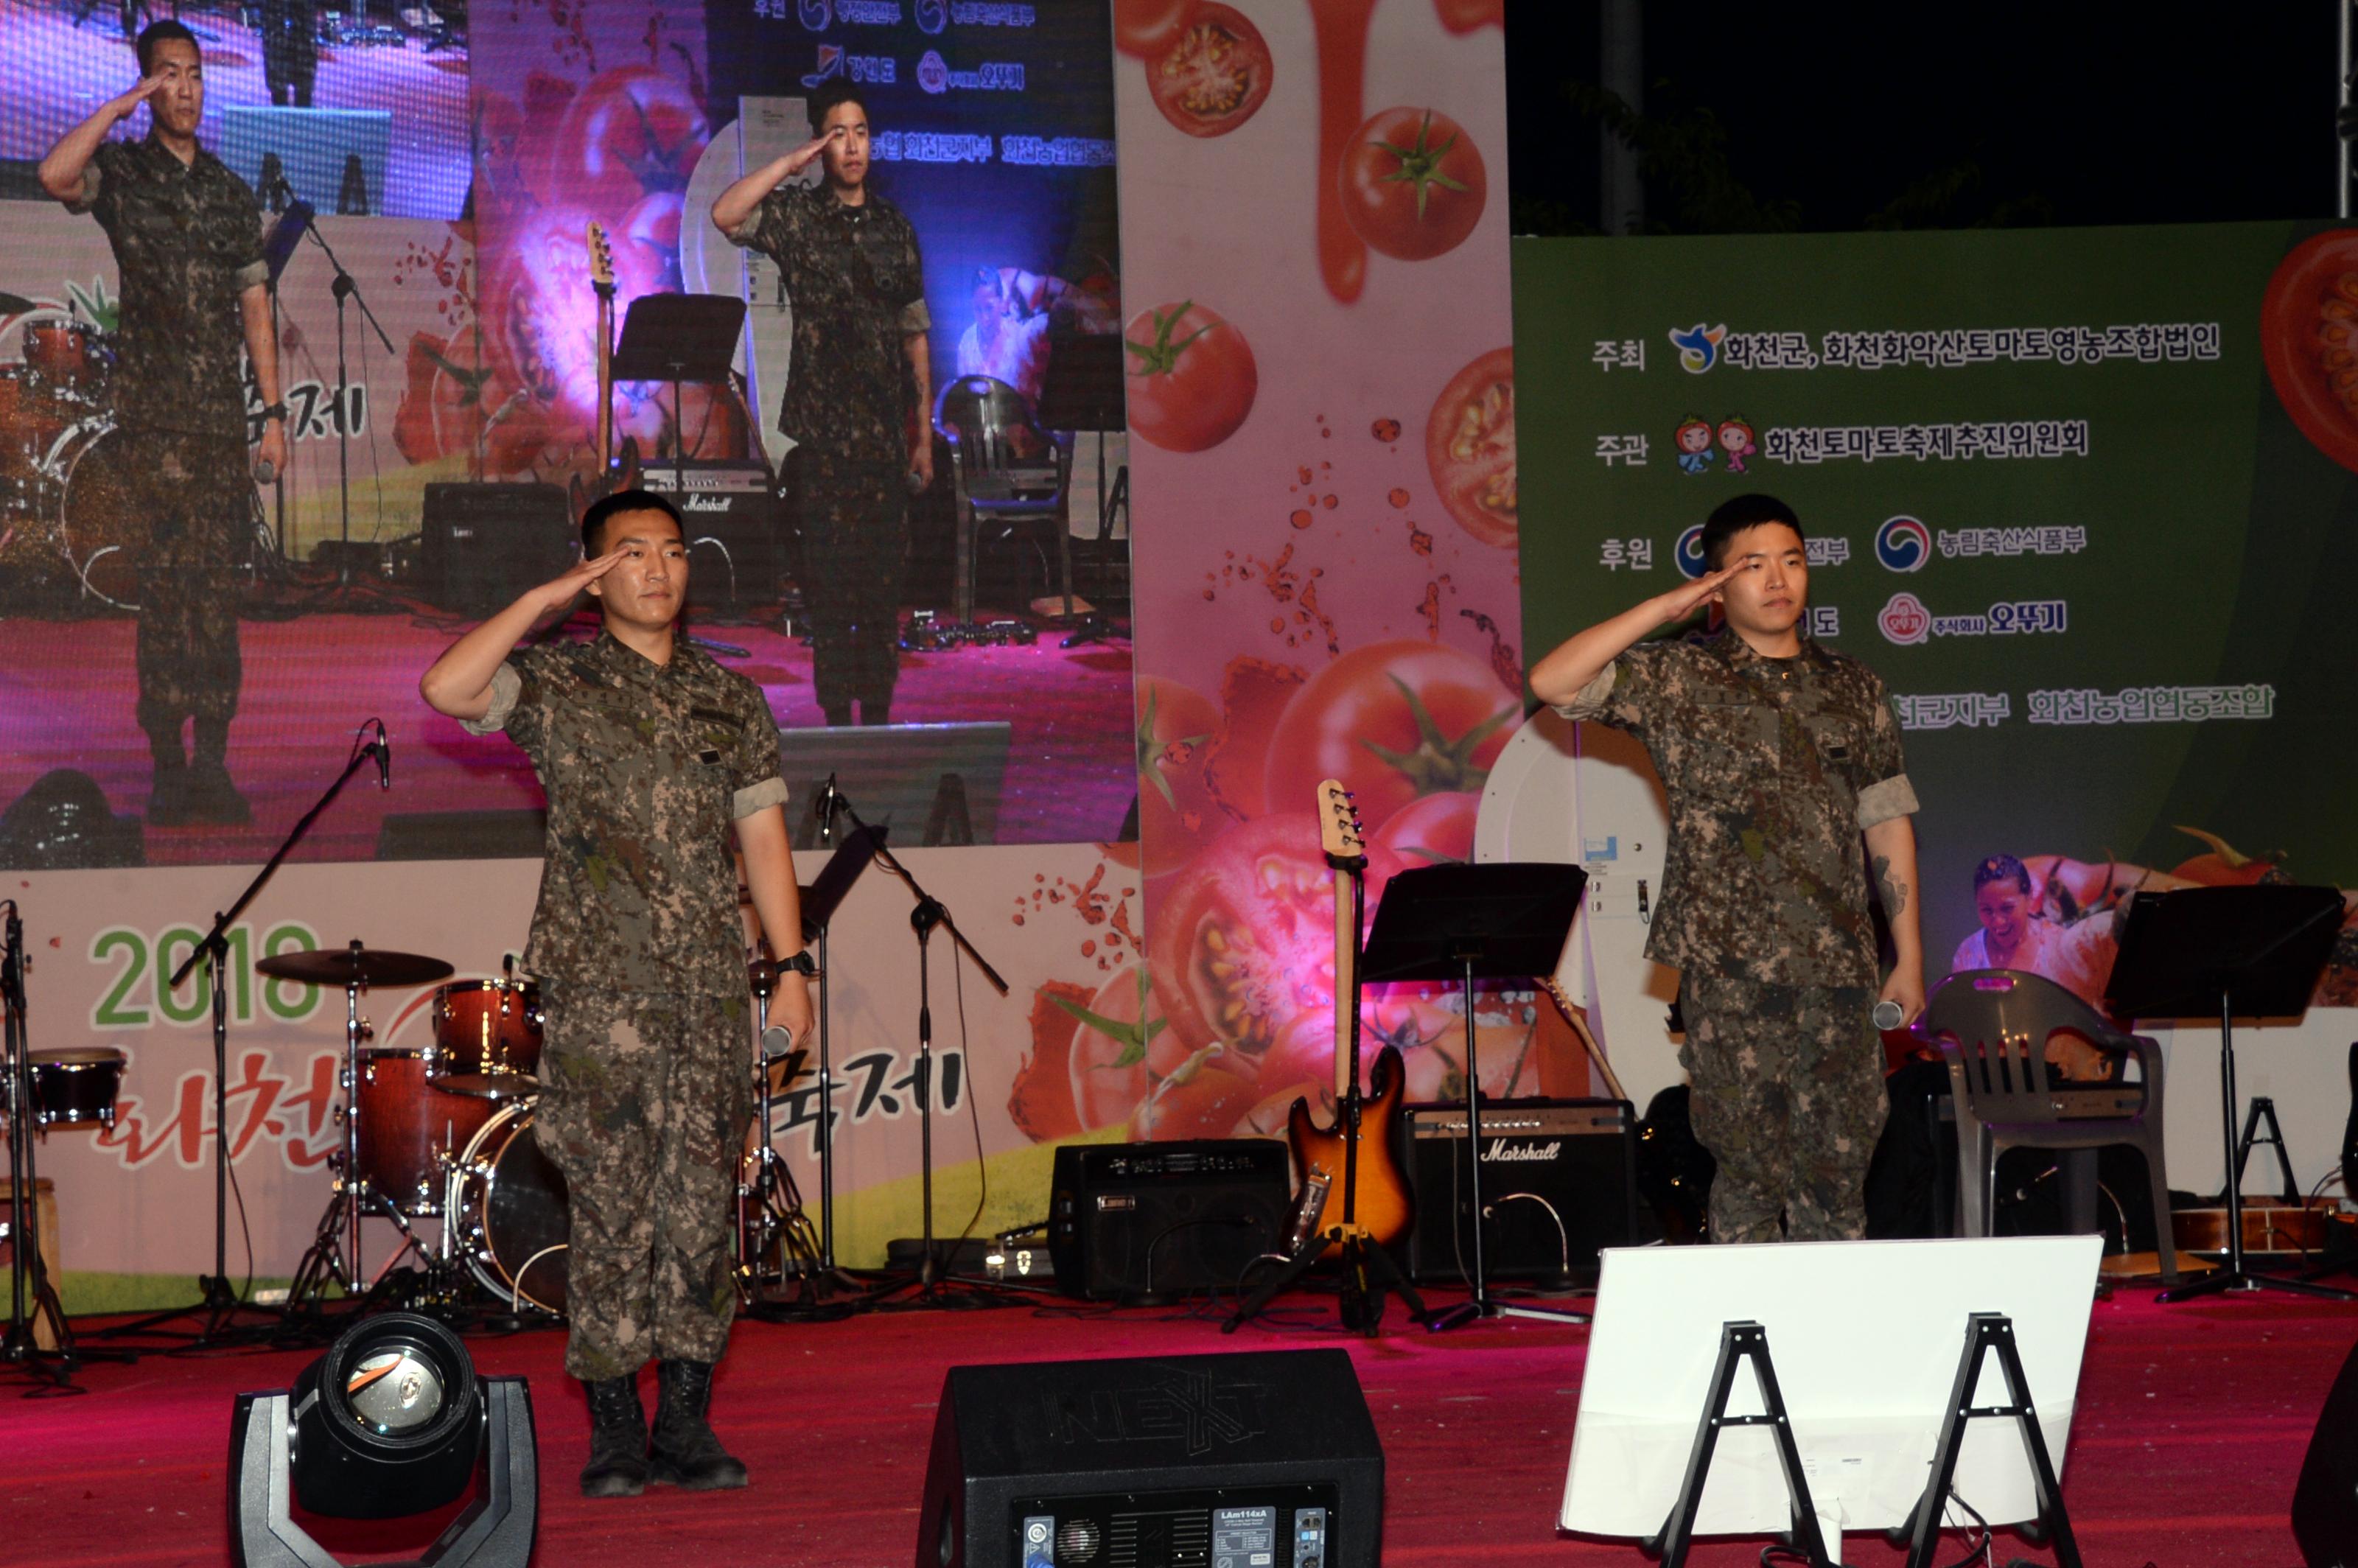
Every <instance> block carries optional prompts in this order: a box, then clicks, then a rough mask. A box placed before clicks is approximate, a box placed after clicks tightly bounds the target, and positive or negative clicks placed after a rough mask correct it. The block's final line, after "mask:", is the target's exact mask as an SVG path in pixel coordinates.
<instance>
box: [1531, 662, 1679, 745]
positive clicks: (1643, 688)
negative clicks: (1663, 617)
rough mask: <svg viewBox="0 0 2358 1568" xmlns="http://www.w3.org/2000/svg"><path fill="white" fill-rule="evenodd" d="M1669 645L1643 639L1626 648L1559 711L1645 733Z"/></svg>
mask: <svg viewBox="0 0 2358 1568" xmlns="http://www.w3.org/2000/svg"><path fill="white" fill-rule="evenodd" d="M1667 648H1668V645H1667V644H1664V643H1639V644H1638V645H1637V646H1636V647H1634V648H1625V649H1623V650H1622V651H1621V652H1620V653H1619V654H1616V655H1614V659H1613V662H1612V663H1611V664H1609V665H1606V666H1605V667H1604V668H1603V669H1601V670H1599V671H1597V672H1596V677H1595V679H1594V680H1592V681H1590V682H1589V683H1588V684H1587V685H1586V686H1584V687H1581V688H1580V689H1579V690H1578V691H1577V692H1575V693H1574V694H1573V698H1572V700H1571V701H1570V702H1566V703H1563V704H1560V705H1559V706H1558V707H1557V708H1556V711H1557V712H1558V713H1561V714H1563V716H1564V717H1565V718H1566V719H1574V720H1577V721H1579V722H1581V723H1593V724H1605V725H1610V726H1611V727H1612V728H1614V729H1616V730H1628V732H1629V733H1631V734H1632V735H1638V736H1640V737H1642V736H1643V734H1644V732H1645V728H1646V718H1647V714H1648V711H1649V709H1650V708H1651V707H1652V705H1653V700H1654V697H1655V696H1656V693H1657V692H1658V690H1659V689H1660V685H1661V679H1660V665H1661V662H1662V660H1663V658H1664V657H1665V656H1666V654H1667Z"/></svg>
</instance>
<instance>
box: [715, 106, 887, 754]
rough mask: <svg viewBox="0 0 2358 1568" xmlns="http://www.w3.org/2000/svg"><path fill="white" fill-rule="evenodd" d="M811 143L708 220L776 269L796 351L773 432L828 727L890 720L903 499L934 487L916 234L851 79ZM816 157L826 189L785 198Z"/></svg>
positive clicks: (813, 112)
mask: <svg viewBox="0 0 2358 1568" xmlns="http://www.w3.org/2000/svg"><path fill="white" fill-rule="evenodd" d="M810 123H811V129H812V130H813V131H815V132H817V136H816V137H815V138H814V139H813V140H811V141H810V142H808V143H806V144H805V145H804V146H801V147H799V148H797V149H796V150H795V151H794V152H791V153H788V154H787V155H786V156H785V157H782V158H778V159H776V160H775V161H773V162H772V163H770V164H767V165H765V166H764V167H763V168H758V169H755V170H754V171H753V172H752V173H751V174H749V175H747V176H746V177H745V178H742V179H741V180H739V181H737V183H736V184H734V185H732V186H730V188H729V189H726V190H724V191H722V192H721V193H720V197H719V200H716V201H714V202H713V204H712V221H713V222H715V223H716V224H718V225H719V228H720V231H721V232H723V233H725V234H727V235H728V236H729V238H730V240H731V241H733V242H735V243H737V244H739V245H741V246H743V247H745V248H746V249H749V250H757V251H760V252H762V253H763V254H765V255H767V256H768V257H769V258H770V259H771V260H772V261H773V262H775V263H776V264H777V265H778V270H779V273H780V274H781V275H782V277H783V280H784V284H785V289H786V295H787V298H788V300H789V301H790V302H791V304H792V305H793V307H794V350H793V354H792V357H791V358H790V359H789V360H788V361H787V365H786V391H785V399H784V406H783V407H782V408H781V410H780V412H779V415H778V429H779V431H780V433H782V434H783V435H784V436H785V437H786V438H788V439H789V440H791V441H793V442H794V443H795V447H794V450H793V452H792V454H791V455H790V456H789V457H788V459H787V463H786V469H787V478H788V482H787V493H788V498H789V503H790V504H791V505H792V507H793V508H794V514H795V521H796V523H797V524H798V525H799V527H800V530H801V534H802V557H803V567H802V589H803V600H804V606H805V609H806V611H808V613H809V615H810V622H811V643H812V654H813V665H814V668H813V670H812V675H811V684H812V687H813V688H814V695H815V696H816V697H817V699H818V705H819V708H820V709H821V710H822V711H823V712H824V713H825V714H826V715H827V722H828V723H829V724H849V723H850V722H851V705H852V703H853V702H854V701H857V702H858V703H859V704H860V722H861V723H862V724H882V723H886V722H888V721H889V719H890V710H891V708H892V687H893V684H894V682H895V681H896V680H897V679H898V678H899V676H900V669H901V648H900V636H901V623H900V611H901V593H902V587H903V583H904V582H905V580H906V579H907V576H908V572H907V562H908V553H909V492H910V490H911V489H912V488H913V487H914V489H917V490H923V489H924V488H925V486H927V485H929V484H931V483H932V482H933V479H934V455H933V453H934V449H933V437H932V433H931V428H930V426H929V424H928V408H929V405H930V401H931V392H930V390H929V383H930V381H931V379H932V376H931V372H930V369H929V358H928V352H927V350H926V346H925V333H926V331H927V330H929V329H930V328H931V327H932V326H933V318H932V316H931V315H930V314H929V313H928V312H927V310H926V308H925V267H924V264H923V262H922V261H921V260H920V258H919V255H918V252H917V232H916V231H915V230H914V228H912V227H911V226H910V223H909V220H908V218H907V216H906V215H905V214H903V212H902V211H901V210H900V209H899V208H898V207H895V206H894V205H892V202H890V201H888V200H885V199H884V198H883V197H882V196H880V195H878V194H877V193H876V192H875V191H874V190H872V189H870V188H869V185H868V172H869V127H868V111H867V109H866V108H865V107H864V106H863V105H862V104H861V103H860V100H859V98H858V97H857V96H855V95H854V93H853V92H852V91H851V90H850V89H849V88H848V87H847V86H846V85H845V84H844V83H841V82H836V83H832V84H830V85H829V86H827V87H826V88H823V89H821V90H820V91H819V92H817V94H816V95H814V96H813V97H812V99H811V101H810ZM814 159H823V160H824V168H825V169H826V178H824V179H823V180H821V181H820V182H819V183H818V184H817V185H816V186H811V187H808V188H804V187H799V186H797V187H793V188H790V189H779V188H778V187H779V183H780V182H781V181H782V180H785V179H790V178H793V177H794V176H795V175H797V174H800V173H801V172H802V171H803V170H804V169H805V168H808V167H809V166H810V164H811V163H812V161H813V160H814Z"/></svg>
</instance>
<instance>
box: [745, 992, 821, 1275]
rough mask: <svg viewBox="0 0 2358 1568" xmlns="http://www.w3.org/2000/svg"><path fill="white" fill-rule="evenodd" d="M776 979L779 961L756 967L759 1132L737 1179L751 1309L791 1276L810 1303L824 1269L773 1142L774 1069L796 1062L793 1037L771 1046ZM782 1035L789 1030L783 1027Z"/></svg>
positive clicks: (799, 1198)
mask: <svg viewBox="0 0 2358 1568" xmlns="http://www.w3.org/2000/svg"><path fill="white" fill-rule="evenodd" d="M777 979H778V972H777V967H776V966H775V965H773V964H770V963H766V962H764V963H760V964H756V965H755V966H753V1007H754V1015H755V1016H754V1026H755V1028H756V1029H757V1030H758V1031H759V1034H758V1039H759V1041H760V1046H761V1048H760V1050H759V1051H758V1052H757V1053H756V1054H755V1056H754V1061H753V1126H754V1128H755V1130H756V1131H757V1134H758V1136H757V1137H756V1140H755V1142H754V1147H753V1151H752V1152H751V1153H749V1154H747V1155H746V1156H745V1157H744V1161H743V1163H742V1164H741V1166H740V1167H739V1175H738V1181H737V1299H738V1301H739V1302H740V1303H741V1304H742V1305H743V1306H745V1307H746V1308H748V1309H749V1310H750V1309H752V1308H753V1307H754V1306H756V1305H758V1304H761V1303H762V1292H763V1291H764V1290H766V1289H769V1288H772V1287H774V1286H780V1285H783V1284H784V1283H785V1281H786V1279H787V1277H788V1276H789V1275H791V1276H793V1277H795V1278H796V1279H799V1280H800V1281H802V1282H803V1287H804V1292H805V1304H806V1305H807V1304H809V1294H810V1288H811V1284H812V1281H813V1280H814V1279H815V1278H816V1277H817V1275H818V1274H819V1273H821V1272H823V1271H824V1269H823V1265H822V1263H821V1261H820V1258H819V1245H818V1235H817V1231H816V1230H815V1229H813V1228H812V1226H811V1222H810V1217H809V1215H807V1214H806V1213H805V1212H804V1209H803V1195H802V1193H801V1191H800V1189H798V1188H797V1187H796V1186H795V1179H794V1176H793V1174H792V1173H789V1172H788V1171H787V1169H786V1162H785V1161H784V1160H783V1159H781V1158H780V1157H779V1155H778V1151H777V1148H776V1146H775V1144H773V1142H772V1141H771V1132H770V1072H771V1069H772V1065H773V1064H774V1063H777V1062H780V1061H788V1060H791V1058H792V1055H793V1052H792V1048H791V1043H790V1042H791V1037H789V1043H788V1044H782V1045H781V1046H780V1048H779V1049H778V1050H776V1051H774V1052H773V1050H772V1049H771V1029H770V997H771V994H772V992H773V991H774V990H775V989H777ZM777 1033H778V1034H780V1035H784V1034H785V1033H786V1032H785V1031H784V1029H780V1030H778V1031H777ZM773 1247H774V1248H776V1249H777V1262H776V1264H775V1265H774V1266H773V1265H772V1263H771V1262H770V1255H771V1249H772V1248H773Z"/></svg>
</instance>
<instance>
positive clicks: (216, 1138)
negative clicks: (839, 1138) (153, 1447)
mask: <svg viewBox="0 0 2358 1568" xmlns="http://www.w3.org/2000/svg"><path fill="white" fill-rule="evenodd" d="M320 243H322V244H323V245H324V244H325V243H326V242H324V241H321V242H320ZM366 728H367V726H366V725H363V726H362V730H366ZM360 732H361V731H355V734H358V733H360ZM392 755H393V750H392V743H391V741H389V740H388V739H387V737H386V735H385V730H384V723H383V722H382V721H377V723H376V735H375V737H374V738H373V739H372V740H370V741H365V742H363V743H362V744H359V745H356V746H354V747H353V748H352V756H351V758H350V759H349V760H348V761H346V762H345V763H344V771H343V772H342V773H338V774H337V775H336V779H335V782H334V783H333V784H330V785H329V786H328V787H327V789H326V791H325V792H324V793H323V794H321V795H320V796H319V799H318V800H317V801H316V802H314V803H313V805H312V806H311V809H310V810H308V811H307V812H305V813H304V814H303V815H302V816H301V817H300V818H299V819H298V820H297V822H296V824H295V826H294V827H290V828H288V829H287V837H286V838H282V839H280V840H279V842H278V848H277V849H274V850H272V851H271V853H270V859H269V860H266V861H265V862H263V867H262V869H261V870H260V871H256V872H254V880H253V881H250V882H248V883H246V884H245V891H244V892H241V893H239V894H238V895H237V898H236V900H235V901H234V902H233V903H231V904H230V906H229V908H228V909H226V910H223V911H222V912H221V913H219V914H215V915H214V916H213V924H212V928H211V930H209V931H207V932H206V933H205V935H204V937H203V939H202V940H200V942H198V944H197V945H196V946H195V947H193V948H191V949H190V950H189V956H188V957H187V958H185V959H183V960H182V961H181V963H180V967H179V968H177V969H175V970H173V971H172V976H171V979H169V980H168V981H167V982H165V989H167V990H178V989H180V986H181V984H182V982H184V981H185V980H187V979H188V978H189V970H191V969H193V968H196V966H197V962H198V960H199V959H203V960H205V962H206V970H207V975H208V978H209V979H211V986H212V1019H213V1271H212V1272H211V1273H210V1274H204V1275H200V1276H199V1277H198V1280H197V1291H198V1294H199V1296H200V1298H201V1299H200V1300H199V1301H198V1303H196V1305H194V1306H189V1307H180V1308H178V1309H176V1310H174V1311H171V1312H165V1313H157V1314H153V1315H151V1316H148V1317H143V1318H139V1319H136V1320H135V1321H133V1322H131V1323H126V1324H119V1325H115V1326H114V1327H112V1328H109V1329H105V1330H103V1332H102V1333H101V1334H100V1335H99V1336H96V1337H100V1338H121V1337H129V1336H151V1335H153V1334H155V1332H156V1330H157V1325H161V1324H166V1323H170V1322H173V1321H175V1320H176V1319H178V1318H183V1317H193V1316H196V1315H198V1314H203V1323H202V1326H201V1327H200V1328H199V1329H198V1330H197V1332H196V1333H195V1334H194V1335H192V1336H178V1335H175V1336H172V1337H187V1338H188V1339H189V1346H188V1348H189V1349H192V1350H194V1349H202V1348H206V1347H208V1346H214V1345H221V1344H227V1343H233V1342H234V1340H235V1339H236V1338H238V1337H242V1335H240V1336H233V1334H232V1333H231V1322H232V1319H233V1317H234V1316H235V1315H236V1314H238V1313H240V1312H262V1313H270V1314H272V1315H273V1316H280V1317H283V1316H284V1315H285V1314H284V1313H283V1311H280V1310H279V1309H275V1308H271V1307H265V1306H259V1305H256V1304H254V1303H251V1302H243V1301H240V1300H239V1299H238V1296H237V1291H236V1289H235V1288H234V1287H233V1286H232V1285H231V1284H230V1281H229V1179H230V1173H229V1138H230V1133H229V928H230V926H231V925H233V923H235V921H236V920H237V917H238V916H239V915H241V914H244V913H245V908H246V905H248V904H250V903H253V902H254V895H255V894H256V893H258V892H261V891H262V886H263V884H264V883H265V882H266V881H269V880H270V877H271V873H273V872H274V871H277V870H278V867H279V863H280V862H281V861H283V860H286V859H287V855H288V854H289V853H290V852H292V851H293V849H294V848H295V846H296V845H297V844H299V843H301V842H302V840H303V836H304V835H305V834H306V833H308V832H309V831H310V830H311V824H312V823H314V822H316V821H318V820H319V816H320V815H321V813H323V812H325V811H326V810H327V809H328V806H329V804H330V802H332V801H333V800H334V799H335V798H336V796H338V795H341V794H342V793H343V789H344V785H346V784H350V783H351V782H352V775H353V774H354V773H358V772H360V771H361V769H362V766H363V765H365V764H366V763H368V762H370V761H372V760H374V761H376V762H378V763H379V764H380V768H381V769H383V768H389V767H390V766H391V758H392ZM379 777H380V787H383V786H384V784H386V783H388V782H389V780H390V774H389V773H383V772H381V773H380V775H379ZM352 948H353V951H354V952H355V953H357V952H358V951H359V950H360V944H359V943H358V942H354V943H353V944H352ZM270 961H271V960H268V959H265V960H264V962H265V963H268V962H270ZM256 968H260V966H259V965H257V966H256ZM353 1005H354V1006H355V1007H356V1006H357V1004H356V1003H355V1004H353ZM351 1018H352V1022H350V1023H348V1024H347V1026H346V1027H347V1030H348V1032H349V1030H350V1029H351V1027H352V1024H354V1023H357V1022H358V1013H357V1011H354V1012H352V1015H351ZM352 1054H353V1053H352V1041H351V1037H350V1034H349V1033H348V1034H347V1047H346V1052H345V1061H346V1063H347V1072H349V1070H350V1069H349V1064H350V1063H351V1061H352ZM357 1141H358V1131H357V1129H355V1128H354V1127H353V1126H352V1124H351V1120H350V1117H349V1113H348V1114H347V1118H346V1125H345V1130H344V1148H345V1151H346V1158H347V1160H348V1161H349V1160H350V1159H351V1157H352V1155H351V1152H352V1150H353V1149H354V1148H355V1147H356V1146H357ZM351 1173H352V1167H351V1165H350V1164H349V1163H348V1164H347V1165H346V1167H345V1175H346V1177H347V1178H349V1177H350V1175H351ZM355 1218H357V1217H355ZM353 1229H354V1232H355V1237H356V1238H355V1240H354V1242H353V1255H354V1271H355V1272H357V1271H358V1256H359V1242H358V1240H357V1232H358V1229H359V1227H358V1225H357V1224H355V1225H354V1227H353ZM348 1288H349V1285H348ZM287 1299H288V1300H289V1302H290V1303H291V1302H292V1301H293V1300H294V1299H295V1298H294V1296H293V1294H292V1293H291V1292H290V1293H289V1295H288V1298H287ZM266 1332H270V1331H265V1333H266Z"/></svg>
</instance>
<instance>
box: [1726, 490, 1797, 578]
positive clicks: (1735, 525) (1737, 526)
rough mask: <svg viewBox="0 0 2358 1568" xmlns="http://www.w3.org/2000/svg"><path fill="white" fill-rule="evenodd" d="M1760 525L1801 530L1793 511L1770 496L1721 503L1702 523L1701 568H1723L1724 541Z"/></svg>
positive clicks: (1740, 496) (1754, 494) (1794, 530)
mask: <svg viewBox="0 0 2358 1568" xmlns="http://www.w3.org/2000/svg"><path fill="white" fill-rule="evenodd" d="M1764 523H1782V524H1784V525H1785V526H1786V527H1788V528H1790V529H1791V530H1792V531H1793V532H1794V533H1795V534H1799V533H1801V519H1800V518H1799V517H1796V516H1794V515H1793V509H1792V508H1791V507H1790V506H1788V505H1786V504H1785V503H1783V502H1781V501H1779V500H1778V499H1777V498H1776V497H1775V496H1773V495H1762V494H1759V493H1758V492H1755V493H1753V494H1750V495H1739V496H1737V497H1736V499H1735V500H1733V501H1725V502H1722V503H1720V504H1719V507H1718V509H1717V510H1715V511H1714V512H1713V513H1712V514H1711V515H1710V516H1709V517H1707V518H1705V519H1704V524H1703V540H1702V544H1703V564H1704V570H1706V571H1717V570H1718V569H1719V568H1721V567H1723V566H1725V565H1726V564H1727V542H1728V541H1729V540H1730V539H1733V538H1735V537H1736V535H1738V534H1741V533H1743V532H1744V531H1745V530H1746V529H1747V528H1758V527H1759V526H1760V525H1761V524H1764Z"/></svg>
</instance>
